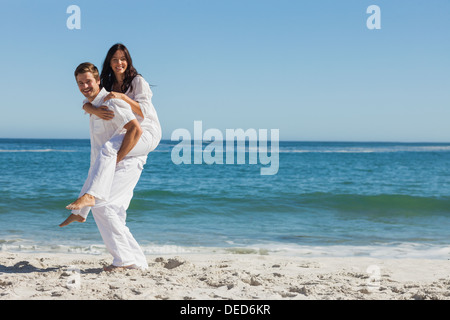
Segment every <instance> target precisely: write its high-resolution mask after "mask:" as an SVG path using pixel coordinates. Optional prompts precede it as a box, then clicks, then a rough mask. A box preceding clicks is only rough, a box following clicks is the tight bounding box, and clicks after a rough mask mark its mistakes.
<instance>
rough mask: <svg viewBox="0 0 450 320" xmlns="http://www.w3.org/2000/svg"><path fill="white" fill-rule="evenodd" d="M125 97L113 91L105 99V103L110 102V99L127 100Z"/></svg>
mask: <svg viewBox="0 0 450 320" xmlns="http://www.w3.org/2000/svg"><path fill="white" fill-rule="evenodd" d="M123 96H124V94H123V93H120V92H114V91H111V92H110V93H109V94H108V95H107V96H106V97H105V98H104V99H103V101H108V100H109V99H122V100H125V99H124V97H123Z"/></svg>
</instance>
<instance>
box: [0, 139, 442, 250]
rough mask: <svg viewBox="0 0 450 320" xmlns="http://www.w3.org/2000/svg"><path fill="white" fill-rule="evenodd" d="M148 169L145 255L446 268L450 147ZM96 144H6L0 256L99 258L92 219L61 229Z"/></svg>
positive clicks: (300, 152) (348, 149)
mask: <svg viewBox="0 0 450 320" xmlns="http://www.w3.org/2000/svg"><path fill="white" fill-rule="evenodd" d="M176 144H177V142H171V141H163V142H162V143H161V144H160V146H158V148H157V149H156V150H155V151H154V152H152V153H151V154H150V156H149V158H148V162H147V165H146V166H145V169H144V171H143V174H142V177H141V179H140V181H139V184H138V185H137V187H136V189H135V193H134V198H133V201H132V203H131V206H130V208H129V210H128V220H127V221H128V223H127V224H128V227H129V228H130V230H131V231H132V233H133V234H134V235H135V237H136V239H137V240H138V241H139V243H140V244H141V245H142V247H143V248H144V251H145V252H146V253H147V254H154V253H155V254H159V253H174V254H175V253H184V252H234V253H261V254H290V255H304V256H348V255H367V256H388V257H428V258H439V259H448V258H450V233H449V227H450V144H446V143H356V142H355V143H344V142H280V146H279V150H280V153H279V170H278V173H277V174H276V175H271V176H270V175H266V176H264V175H261V174H260V169H261V167H262V166H263V165H261V164H256V165H254V164H253V165H251V164H248V161H247V164H223V165H219V164H212V165H207V164H181V165H175V164H174V163H173V162H172V160H171V150H172V148H173V147H174V146H175V145H176ZM89 151H90V147H89V141H88V140H57V139H55V140H39V139H0V172H1V177H0V186H1V198H0V246H1V248H2V250H9V251H17V250H22V251H57V252H86V253H94V254H95V253H98V252H103V251H104V246H103V243H102V240H101V237H100V235H99V232H98V230H97V227H96V225H95V222H94V220H93V218H92V216H89V217H88V220H87V222H86V223H84V224H79V223H73V224H71V225H70V226H68V227H66V228H59V227H58V224H59V223H61V222H62V221H63V220H64V219H65V218H66V216H67V215H68V214H69V212H68V211H67V210H66V209H65V208H64V207H65V206H66V205H67V204H68V203H70V202H71V201H73V200H74V199H75V198H76V197H77V195H78V192H79V190H80V188H81V186H82V184H83V182H84V179H85V177H86V174H87V171H88V166H89Z"/></svg>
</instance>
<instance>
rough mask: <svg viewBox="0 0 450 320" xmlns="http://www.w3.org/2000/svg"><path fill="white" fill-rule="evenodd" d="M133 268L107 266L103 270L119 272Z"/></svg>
mask: <svg viewBox="0 0 450 320" xmlns="http://www.w3.org/2000/svg"><path fill="white" fill-rule="evenodd" d="M133 267H134V265H130V266H123V267H118V266H113V265H109V266H105V267H103V270H104V271H106V272H111V271H120V270H126V269H133Z"/></svg>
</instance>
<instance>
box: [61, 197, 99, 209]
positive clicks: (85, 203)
mask: <svg viewBox="0 0 450 320" xmlns="http://www.w3.org/2000/svg"><path fill="white" fill-rule="evenodd" d="M94 205H95V197H94V196H91V195H90V194H88V193H85V194H83V195H82V196H81V197H79V198H78V199H77V200H75V201H74V202H72V203H71V204H69V205H68V206H66V209H69V210H80V209H82V208H84V207H92V206H94Z"/></svg>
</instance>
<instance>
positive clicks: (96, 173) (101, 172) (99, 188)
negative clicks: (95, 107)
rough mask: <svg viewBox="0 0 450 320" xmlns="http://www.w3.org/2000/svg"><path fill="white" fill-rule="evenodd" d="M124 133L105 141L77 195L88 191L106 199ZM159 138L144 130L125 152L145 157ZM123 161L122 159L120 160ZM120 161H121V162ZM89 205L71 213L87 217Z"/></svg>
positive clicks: (129, 155) (154, 146)
mask: <svg viewBox="0 0 450 320" xmlns="http://www.w3.org/2000/svg"><path fill="white" fill-rule="evenodd" d="M124 137H125V134H124V133H122V134H117V135H114V136H113V137H112V138H111V139H110V140H109V141H108V142H106V143H105V144H104V145H103V147H102V149H101V150H100V152H99V155H98V157H97V159H96V161H95V162H94V164H93V165H92V166H91V167H90V168H89V173H88V177H87V179H86V181H85V182H84V185H83V187H82V188H81V192H80V195H79V197H81V196H82V195H84V194H85V193H88V194H90V195H92V196H94V197H95V200H96V202H97V201H98V200H108V199H109V197H110V191H111V187H112V184H113V179H114V174H115V170H116V162H117V152H118V151H119V149H120V146H121V145H122V141H123V138H124ZM158 143H159V140H155V139H154V137H153V136H152V134H151V133H149V132H148V131H144V132H143V134H142V135H141V137H140V138H139V141H138V143H137V144H136V146H134V148H133V149H132V150H131V151H130V152H129V153H128V154H127V156H126V158H129V157H146V156H147V155H148V154H149V153H150V152H151V151H153V150H154V149H155V148H156V146H157V145H158ZM124 160H125V159H124ZM122 161H123V160H122ZM122 161H121V162H122ZM89 211H90V207H84V208H82V209H81V210H72V213H73V214H78V215H80V216H82V217H83V218H85V219H86V218H87V216H88V214H89Z"/></svg>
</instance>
